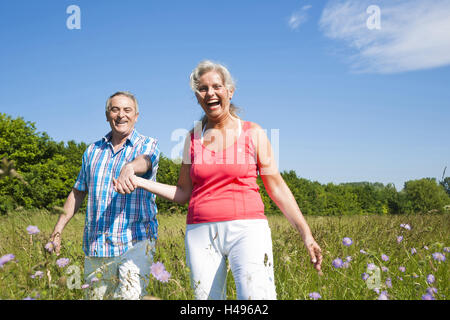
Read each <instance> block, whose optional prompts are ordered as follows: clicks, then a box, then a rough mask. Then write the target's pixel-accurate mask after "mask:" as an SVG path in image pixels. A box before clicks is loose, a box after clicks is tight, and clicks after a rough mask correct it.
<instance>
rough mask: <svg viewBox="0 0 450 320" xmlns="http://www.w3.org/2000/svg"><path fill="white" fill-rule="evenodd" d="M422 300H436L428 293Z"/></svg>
mask: <svg viewBox="0 0 450 320" xmlns="http://www.w3.org/2000/svg"><path fill="white" fill-rule="evenodd" d="M422 300H435V299H434V297H433V295H431V294H429V293H427V294H424V295H423V296H422Z"/></svg>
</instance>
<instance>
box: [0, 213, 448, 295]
mask: <svg viewBox="0 0 450 320" xmlns="http://www.w3.org/2000/svg"><path fill="white" fill-rule="evenodd" d="M449 217H450V216H449V215H448V214H447V215H414V216H413V215H409V216H405V215H398V216H366V217H363V216H342V217H306V219H307V221H308V223H309V225H310V227H311V229H312V231H313V234H314V236H315V238H316V240H317V241H318V242H319V244H320V246H321V247H322V251H323V255H324V261H323V264H322V270H323V275H321V276H320V275H318V274H317V272H316V271H315V270H314V269H313V268H312V266H311V264H310V262H309V257H308V255H307V253H306V250H305V248H304V246H303V243H302V241H301V239H300V237H299V235H298V234H296V232H295V231H294V229H293V228H292V227H291V226H290V225H289V223H288V222H287V220H286V219H285V218H284V217H283V216H269V224H270V227H271V230H272V241H273V254H274V270H275V284H276V287H277V298H278V299H282V300H285V299H286V300H287V299H289V300H293V299H310V297H309V294H310V293H312V292H317V293H319V294H320V296H321V299H330V300H334V299H346V300H347V299H350V300H361V299H364V300H366V299H369V300H372V299H378V298H379V297H380V294H381V293H382V292H383V291H386V292H385V293H386V296H387V297H388V298H389V299H401V300H404V299H408V300H409V299H412V300H415V299H422V297H423V296H424V295H426V293H427V290H428V291H430V290H431V289H430V288H435V289H436V290H437V292H434V293H433V298H435V299H445V300H447V299H448V298H449V294H450V293H449V267H448V260H444V261H440V259H436V257H437V256H435V257H433V253H436V252H438V253H442V254H443V256H444V257H445V258H446V255H448V250H449V249H448V246H449V243H448V242H449V235H450V220H449ZM158 219H159V225H160V227H159V239H158V242H157V249H156V255H155V262H156V261H161V262H163V263H164V265H165V267H166V269H167V270H168V271H169V272H170V273H171V278H170V279H169V282H167V283H162V282H159V281H157V280H156V279H155V278H152V279H151V280H150V283H149V285H148V292H149V294H150V295H151V296H154V297H158V298H161V299H176V300H177V299H193V298H194V295H193V291H192V289H191V286H190V280H189V269H188V268H187V266H186V262H185V249H184V248H185V247H184V232H185V216H184V215H179V214H171V215H164V214H160V215H159V218H158ZM56 220H57V216H56V215H52V214H49V213H47V212H40V211H21V212H12V213H10V214H8V215H5V216H0V257H1V256H4V255H6V254H14V255H15V258H14V259H13V260H12V261H9V262H7V263H5V264H4V265H3V267H0V299H24V298H36V299H83V298H84V294H85V291H86V290H90V288H89V287H88V288H85V289H82V288H81V285H83V284H84V279H83V264H84V254H83V252H82V249H81V246H82V235H83V227H84V215H83V214H82V213H78V214H77V215H75V216H74V218H73V219H72V221H71V222H70V223H69V224H68V225H67V227H66V229H65V230H64V233H63V246H62V250H61V255H60V256H59V257H56V256H55V255H54V254H51V253H48V252H47V251H46V250H45V248H44V246H45V244H46V243H47V241H48V238H49V235H50V233H51V231H52V229H53V226H54V224H55V222H56ZM402 224H408V225H409V226H411V230H407V229H405V228H403V227H401V226H400V225H402ZM29 225H33V226H37V227H38V228H39V230H40V232H39V233H37V234H34V235H32V236H30V235H29V234H28V233H27V231H26V228H27V227H28V226H29ZM399 236H403V239H402V240H401V241H398V237H399ZM344 237H349V238H351V239H352V244H351V245H350V246H346V245H344V244H343V242H342V240H343V238H344ZM412 248H414V249H415V250H416V252H415V253H414V251H413V253H412V251H411V250H412ZM382 254H385V255H387V256H388V257H389V260H388V261H384V260H383V259H382V257H381V255H382ZM62 257H64V258H68V259H69V264H68V265H67V266H64V267H59V266H58V265H57V264H56V261H57V259H59V258H62ZM337 258H340V259H342V260H343V261H344V262H345V261H347V260H349V262H347V263H346V264H344V265H343V266H342V267H340V268H336V267H334V266H333V260H335V259H337ZM371 264H373V265H371ZM368 265H369V268H368ZM370 266H372V268H373V267H375V268H377V269H378V268H379V269H378V270H380V279H379V280H380V282H379V284H378V286H377V288H374V286H370V283H371V280H373V279H374V278H373V277H374V276H373V275H372V274H373V273H374V271H372V270H370V269H371V268H370ZM400 267H404V268H405V271H404V272H403V271H402V270H400V269H399V268H400ZM36 272H38V273H36ZM41 272H42V273H41ZM78 273H79V274H78ZM364 274H366V275H367V276H369V275H372V276H371V277H370V278H369V279H368V280H364V279H363V275H364ZM430 274H431V275H433V276H434V278H435V280H434V282H432V283H428V282H427V277H428V276H429V275H430ZM36 275H37V276H36ZM32 276H34V277H32ZM77 279H79V280H78V281H79V282H77ZM387 279H390V283H389V281H388V282H387V283H386V280H387ZM428 280H430V278H428ZM433 290H434V289H433ZM430 292H431V291H430ZM227 296H228V298H229V299H236V290H235V286H234V281H233V277H232V274H231V272H229V275H228V279H227ZM425 297H431V296H425Z"/></svg>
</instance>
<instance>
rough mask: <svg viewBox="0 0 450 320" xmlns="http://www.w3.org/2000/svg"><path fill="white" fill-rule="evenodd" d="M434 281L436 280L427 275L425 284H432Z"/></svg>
mask: <svg viewBox="0 0 450 320" xmlns="http://www.w3.org/2000/svg"><path fill="white" fill-rule="evenodd" d="M434 280H436V278H435V277H434V276H433V275H432V274H429V275H428V276H427V282H428V284H432V283H433V282H434Z"/></svg>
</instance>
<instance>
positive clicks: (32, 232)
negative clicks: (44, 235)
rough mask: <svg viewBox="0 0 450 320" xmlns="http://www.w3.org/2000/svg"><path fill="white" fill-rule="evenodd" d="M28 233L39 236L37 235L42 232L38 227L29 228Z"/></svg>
mask: <svg viewBox="0 0 450 320" xmlns="http://www.w3.org/2000/svg"><path fill="white" fill-rule="evenodd" d="M27 231H28V234H37V233H39V232H41V231H39V228H38V227H37V226H28V227H27Z"/></svg>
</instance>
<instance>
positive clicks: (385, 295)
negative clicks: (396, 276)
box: [378, 291, 389, 300]
mask: <svg viewBox="0 0 450 320" xmlns="http://www.w3.org/2000/svg"><path fill="white" fill-rule="evenodd" d="M378 300H389V298H388V294H387V291H382V292H381V294H380V296H379V297H378Z"/></svg>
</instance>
